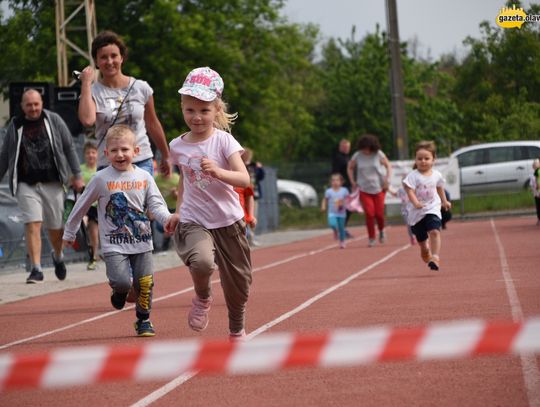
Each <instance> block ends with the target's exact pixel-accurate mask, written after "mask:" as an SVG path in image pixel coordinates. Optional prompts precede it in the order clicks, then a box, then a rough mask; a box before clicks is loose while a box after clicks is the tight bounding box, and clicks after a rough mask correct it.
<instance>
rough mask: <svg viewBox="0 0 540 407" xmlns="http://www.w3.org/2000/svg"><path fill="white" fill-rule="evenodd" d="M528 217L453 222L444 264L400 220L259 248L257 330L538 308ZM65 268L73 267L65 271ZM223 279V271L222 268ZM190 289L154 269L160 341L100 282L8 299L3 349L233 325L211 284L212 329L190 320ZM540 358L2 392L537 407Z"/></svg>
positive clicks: (5, 397) (120, 402) (498, 314)
mask: <svg viewBox="0 0 540 407" xmlns="http://www.w3.org/2000/svg"><path fill="white" fill-rule="evenodd" d="M534 223H535V221H534V219H533V218H532V217H522V218H500V219H486V220H481V221H474V222H472V221H471V222H451V223H450V224H449V228H448V230H446V231H444V232H443V250H442V271H441V272H433V271H430V270H429V269H428V268H427V267H426V266H425V265H424V264H423V263H422V262H421V260H420V257H419V254H418V247H417V246H409V245H408V244H407V235H406V232H405V229H404V227H403V226H394V227H391V228H389V229H388V233H387V234H388V239H387V243H386V244H384V245H378V246H376V247H374V248H367V241H366V236H365V232H364V228H357V229H353V230H352V231H353V233H354V234H355V236H356V238H355V239H354V240H353V241H349V244H348V247H347V248H346V249H345V250H339V249H338V248H337V247H336V244H335V242H334V241H333V240H332V237H331V233H328V235H323V236H321V237H317V238H312V239H309V240H304V241H299V242H295V243H290V244H286V245H282V246H274V247H270V248H264V249H260V250H256V251H254V252H253V254H252V257H253V263H254V269H255V274H254V284H253V286H252V294H251V297H250V301H249V304H248V316H247V324H248V326H247V327H248V332H251V334H252V335H257V334H260V333H264V332H283V331H286V332H319V331H325V330H334V329H337V328H342V327H344V328H352V327H367V326H374V325H388V326H409V325H415V326H418V325H425V324H429V323H431V322H434V321H447V320H460V319H471V318H479V319H483V320H501V319H502V320H514V321H519V320H520V319H522V318H524V317H530V316H536V315H540V267H539V264H540V252H539V246H538V242H540V228H538V227H536V226H535V225H534ZM68 278H69V276H68ZM215 278H216V279H217V275H216V276H215ZM192 295H193V291H192V289H191V281H190V278H189V274H188V272H187V270H186V268H185V267H183V266H182V267H180V268H176V269H170V270H164V271H161V272H159V273H157V274H156V288H155V294H154V312H153V315H152V320H153V323H154V326H155V328H156V330H157V335H156V337H155V338H137V337H135V336H134V331H133V328H132V323H133V320H134V312H133V310H132V309H131V308H128V309H127V310H123V311H121V312H117V311H114V310H112V307H111V306H110V304H109V298H108V297H109V288H108V286H107V285H105V284H100V285H95V286H90V287H85V288H79V289H74V290H70V291H64V292H60V293H55V294H49V295H44V296H41V297H35V298H32V299H28V300H23V301H18V302H14V303H8V304H4V305H2V306H1V312H0V314H1V315H0V322H1V326H2V331H1V334H0V352H39V351H44V350H52V349H55V348H59V347H66V346H84V345H96V344H140V343H142V342H144V341H157V340H165V339H178V338H190V337H200V338H219V337H224V336H225V335H226V334H227V318H226V308H225V305H224V301H223V295H222V292H221V287H220V286H219V282H217V280H215V283H214V299H215V301H214V305H213V307H212V310H211V313H210V318H211V320H210V325H209V327H208V329H207V330H206V331H204V332H203V333H202V334H197V333H195V332H193V331H191V330H190V329H189V328H188V326H187V322H186V316H187V312H188V310H189V307H190V302H191V297H192ZM539 361H540V360H539V358H538V357H534V356H522V357H517V356H509V355H503V356H491V357H478V358H471V359H460V360H435V361H427V362H421V363H417V362H411V361H408V362H385V363H379V364H372V365H367V366H360V367H349V368H333V369H317V368H299V369H295V370H287V371H280V372H277V373H274V374H260V375H245V376H202V375H189V374H186V375H184V376H181V377H179V378H177V379H175V380H172V381H169V382H151V383H131V382H118V383H107V384H101V385H95V386H83V387H75V388H69V389H61V390H48V391H45V390H27V391H9V392H5V393H0V405H2V406H27V405H40V406H71V405H77V406H96V405H97V406H109V405H114V406H144V405H149V404H152V405H155V406H179V405H182V406H205V407H208V406H212V407H215V406H238V405H241V406H334V405H335V406H359V405H362V406H397V405H415V406H435V405H437V406H457V405H459V406H535V407H537V406H540V374H539V366H540V365H539Z"/></svg>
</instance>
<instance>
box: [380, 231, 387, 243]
mask: <svg viewBox="0 0 540 407" xmlns="http://www.w3.org/2000/svg"><path fill="white" fill-rule="evenodd" d="M384 242H386V236H385V234H384V232H383V231H382V230H381V231H380V232H379V243H384Z"/></svg>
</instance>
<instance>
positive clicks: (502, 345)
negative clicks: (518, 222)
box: [0, 317, 540, 391]
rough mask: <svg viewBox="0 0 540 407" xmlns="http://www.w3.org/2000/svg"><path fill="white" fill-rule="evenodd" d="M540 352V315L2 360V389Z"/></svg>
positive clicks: (2, 357)
mask: <svg viewBox="0 0 540 407" xmlns="http://www.w3.org/2000/svg"><path fill="white" fill-rule="evenodd" d="M523 353H528V354H538V353H540V317H534V318H530V319H527V320H525V321H523V322H520V323H514V322H505V321H502V322H485V321H481V320H472V321H452V322H445V323H434V324H431V325H429V326H424V327H406V328H399V327H398V328H392V327H385V326H382V327H373V328H364V329H341V330H336V331H331V332H327V333H323V334H303V333H276V334H265V335H261V336H258V337H256V338H253V339H251V340H248V341H246V342H238V343H230V342H228V341H227V340H208V341H201V340H182V341H162V342H160V341H150V342H146V343H145V344H144V345H140V346H92V347H78V348H60V349H56V350H52V351H49V352H45V353H41V354H16V353H4V354H0V391H6V390H10V389H17V388H45V389H48V388H56V387H66V386H75V385H88V384H96V383H103V382H109V381H116V380H133V381H148V380H168V379H171V378H173V377H176V376H179V375H181V374H183V373H185V372H187V371H200V372H201V373H222V374H251V373H268V372H274V371H278V370H281V369H287V368H295V367H322V368H326V367H343V366H358V365H363V364H369V363H377V362H381V361H391V360H418V361H423V360H429V359H449V358H466V357H472V356H482V355H494V354H523Z"/></svg>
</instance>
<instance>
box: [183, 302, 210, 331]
mask: <svg viewBox="0 0 540 407" xmlns="http://www.w3.org/2000/svg"><path fill="white" fill-rule="evenodd" d="M191 302H192V305H191V310H190V311H189V315H188V324H189V327H190V328H191V329H193V330H194V331H197V332H199V331H202V330H204V329H206V327H207V326H208V311H210V306H211V305H212V297H208V298H207V299H202V298H199V297H198V296H197V297H195V298H193V300H191Z"/></svg>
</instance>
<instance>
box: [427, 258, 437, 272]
mask: <svg viewBox="0 0 540 407" xmlns="http://www.w3.org/2000/svg"><path fill="white" fill-rule="evenodd" d="M428 266H429V268H430V269H431V270H435V271H438V270H439V267H440V260H439V256H436V255H433V257H432V258H431V259H430V260H429V263H428Z"/></svg>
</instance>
